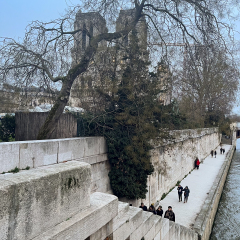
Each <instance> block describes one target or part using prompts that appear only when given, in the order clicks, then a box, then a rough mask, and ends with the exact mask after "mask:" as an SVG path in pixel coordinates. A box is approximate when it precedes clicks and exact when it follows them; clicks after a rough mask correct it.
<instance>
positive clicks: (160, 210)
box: [157, 206, 163, 216]
mask: <svg viewBox="0 0 240 240" xmlns="http://www.w3.org/2000/svg"><path fill="white" fill-rule="evenodd" d="M157 215H159V216H162V215H163V210H162V206H159V207H158V209H157Z"/></svg>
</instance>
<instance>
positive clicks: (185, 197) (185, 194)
mask: <svg viewBox="0 0 240 240" xmlns="http://www.w3.org/2000/svg"><path fill="white" fill-rule="evenodd" d="M183 191H184V203H187V201H188V197H189V193H190V189H189V188H188V186H186V187H185V188H184V189H183Z"/></svg>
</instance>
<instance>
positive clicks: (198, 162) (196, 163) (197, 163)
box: [195, 158, 200, 170]
mask: <svg viewBox="0 0 240 240" xmlns="http://www.w3.org/2000/svg"><path fill="white" fill-rule="evenodd" d="M199 165H200V161H199V159H198V158H197V159H196V160H195V167H196V168H197V170H198V169H199Z"/></svg>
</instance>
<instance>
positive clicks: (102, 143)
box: [99, 137, 107, 154]
mask: <svg viewBox="0 0 240 240" xmlns="http://www.w3.org/2000/svg"><path fill="white" fill-rule="evenodd" d="M99 153H100V154H103V153H107V143H106V140H105V138H104V137H99Z"/></svg>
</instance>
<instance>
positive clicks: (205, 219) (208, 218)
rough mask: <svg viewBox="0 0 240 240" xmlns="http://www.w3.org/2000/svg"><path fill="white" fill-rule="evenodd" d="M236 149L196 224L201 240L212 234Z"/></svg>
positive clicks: (214, 185)
mask: <svg viewBox="0 0 240 240" xmlns="http://www.w3.org/2000/svg"><path fill="white" fill-rule="evenodd" d="M235 148H236V146H235V145H233V146H232V147H231V149H230V150H229V152H228V154H227V156H226V159H225V161H224V163H223V165H222V167H221V169H220V171H219V173H218V175H217V177H216V179H215V181H214V183H213V185H212V188H211V190H210V192H209V194H208V196H207V198H206V200H205V202H204V204H203V208H202V209H201V212H200V213H199V215H198V217H197V219H196V221H195V223H194V230H195V231H196V232H197V233H198V235H199V238H198V239H199V240H208V239H209V237H210V234H211V232H212V226H213V222H214V218H215V215H216V212H217V209H218V204H219V201H220V198H221V195H222V191H223V187H224V184H225V181H226V178H227V174H228V170H229V167H230V164H231V162H232V158H233V154H234V151H235Z"/></svg>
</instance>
